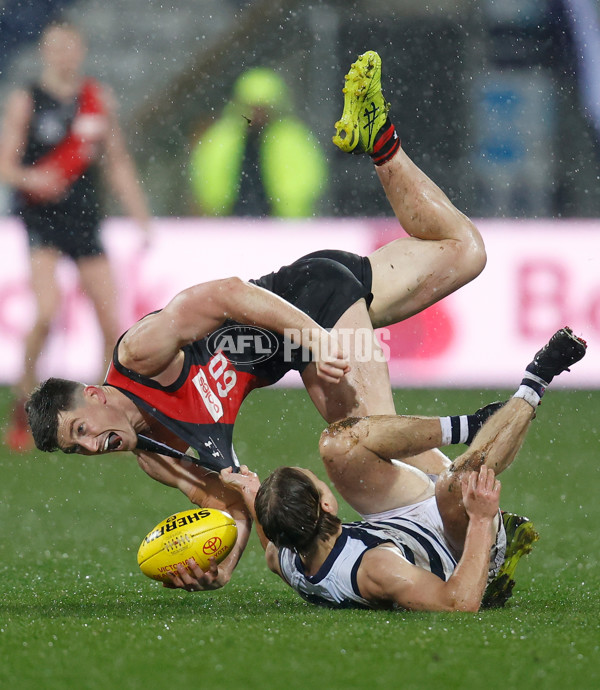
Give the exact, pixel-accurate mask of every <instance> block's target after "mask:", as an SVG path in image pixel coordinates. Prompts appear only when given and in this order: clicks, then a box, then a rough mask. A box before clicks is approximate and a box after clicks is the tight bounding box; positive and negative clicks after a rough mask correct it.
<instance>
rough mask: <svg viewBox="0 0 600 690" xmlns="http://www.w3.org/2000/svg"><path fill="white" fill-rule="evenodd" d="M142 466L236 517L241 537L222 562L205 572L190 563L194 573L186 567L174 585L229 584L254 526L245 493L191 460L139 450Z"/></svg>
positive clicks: (202, 503)
mask: <svg viewBox="0 0 600 690" xmlns="http://www.w3.org/2000/svg"><path fill="white" fill-rule="evenodd" d="M136 455H137V460H138V464H139V465H140V467H141V468H142V469H143V470H144V472H146V474H148V475H149V476H150V477H152V478H153V479H156V480H157V481H159V482H161V483H162V484H165V485H166V486H172V487H174V488H177V489H179V490H180V491H181V492H182V493H184V494H185V495H186V496H187V497H188V498H189V500H190V501H191V502H192V503H194V504H195V505H197V506H200V507H202V508H216V509H218V510H224V511H225V512H227V513H229V514H230V515H231V517H233V519H234V520H235V523H236V527H237V540H236V543H235V546H234V547H233V549H232V550H231V553H230V554H229V555H228V556H227V558H226V559H225V560H224V561H222V562H221V563H220V564H219V565H217V564H216V563H213V564H212V565H211V568H210V569H209V570H208V571H206V572H204V571H203V570H202V569H201V568H200V567H199V566H198V565H197V564H196V563H193V564H190V568H191V570H192V573H194V577H190V576H189V574H188V573H187V571H185V569H183V568H182V572H180V573H179V576H174V577H173V578H172V579H171V585H172V586H173V587H178V588H183V589H188V590H190V591H203V590H212V589H218V588H220V587H223V586H224V585H226V584H227V583H228V582H229V580H230V579H231V575H232V573H233V571H234V570H235V567H236V566H237V564H238V561H239V560H240V558H241V556H242V553H243V552H244V549H245V548H246V545H247V544H248V539H249V537H250V532H251V530H252V516H251V514H250V512H249V511H248V510H247V508H246V506H245V504H244V501H243V499H242V497H241V495H240V494H239V493H238V492H237V491H235V490H233V489H231V488H229V487H227V486H224V485H223V484H222V483H221V480H220V479H219V475H217V474H216V473H214V472H208V471H206V470H204V469H203V468H202V467H199V466H198V465H196V464H194V463H192V462H190V463H186V462H185V461H181V460H176V459H174V458H169V457H166V456H164V455H158V454H157V453H146V452H142V453H137V454H136Z"/></svg>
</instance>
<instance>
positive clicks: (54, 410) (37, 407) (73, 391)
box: [25, 378, 84, 453]
mask: <svg viewBox="0 0 600 690" xmlns="http://www.w3.org/2000/svg"><path fill="white" fill-rule="evenodd" d="M83 389H84V385H83V383H78V382H77V381H68V380H67V379H58V378H50V379H47V380H46V381H44V382H43V383H41V384H40V385H39V386H38V387H37V388H36V389H35V390H34V391H33V393H32V394H31V395H30V396H29V400H28V401H27V402H26V403H25V412H27V420H28V422H29V426H30V428H31V433H32V434H33V440H34V441H35V445H36V446H37V448H39V450H43V451H45V452H46V453H52V452H53V451H55V450H58V415H59V413H60V412H64V411H65V410H71V409H73V408H74V407H76V405H77V402H78V399H79V396H80V394H81V393H82V391H83Z"/></svg>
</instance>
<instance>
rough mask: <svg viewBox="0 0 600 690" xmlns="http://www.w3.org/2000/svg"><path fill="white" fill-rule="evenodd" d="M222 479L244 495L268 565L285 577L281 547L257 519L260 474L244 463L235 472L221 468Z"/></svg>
mask: <svg viewBox="0 0 600 690" xmlns="http://www.w3.org/2000/svg"><path fill="white" fill-rule="evenodd" d="M221 481H222V482H223V484H225V485H226V486H229V487H231V488H234V489H235V490H236V491H238V492H239V494H240V495H241V496H242V498H243V500H244V503H245V505H246V508H247V509H248V512H249V513H250V515H252V519H253V520H254V524H255V525H256V533H257V534H258V537H259V539H260V543H261V545H262V547H263V549H264V550H265V558H266V561H267V567H268V568H269V570H271V571H272V572H274V573H275V574H276V575H279V577H283V575H282V574H281V568H280V567H279V549H278V548H277V547H276V546H275V544H273V542H270V541H269V540H268V539H267V537H266V536H265V533H264V532H263V530H262V527H261V526H260V523H259V522H258V520H257V519H256V511H255V509H254V500H255V498H256V493H257V491H258V489H259V488H260V479H259V478H258V475H257V474H256V473H255V472H252V471H250V470H249V469H248V467H247V466H246V465H242V466H241V467H240V471H239V472H234V471H233V469H232V468H231V467H227V468H226V469H224V470H221Z"/></svg>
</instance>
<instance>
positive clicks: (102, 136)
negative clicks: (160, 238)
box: [0, 24, 148, 450]
mask: <svg viewBox="0 0 600 690" xmlns="http://www.w3.org/2000/svg"><path fill="white" fill-rule="evenodd" d="M40 52H41V58H42V73H41V75H40V78H39V81H36V82H35V83H32V84H31V85H30V86H29V87H28V88H24V89H17V90H15V91H14V92H12V93H11V94H10V96H9V98H8V99H7V103H6V108H5V116H4V122H3V127H2V135H1V137H0V178H1V179H2V181H3V182H5V183H6V184H8V185H9V186H11V187H12V188H13V190H14V196H15V203H14V210H15V213H16V215H18V216H19V217H20V218H21V220H22V221H23V224H24V226H25V229H26V231H27V235H28V239H29V250H30V255H31V289H32V292H33V295H34V297H35V300H36V319H35V322H34V324H33V327H32V329H31V330H30V332H29V333H28V334H27V337H26V341H25V348H24V350H25V351H24V357H23V365H22V367H23V368H22V372H21V377H20V380H19V382H18V383H17V385H16V390H15V393H16V397H17V403H16V405H15V413H14V416H13V420H12V423H11V425H10V428H9V431H8V433H7V437H6V440H7V443H8V444H9V446H10V447H11V448H13V449H15V450H19V449H20V450H24V449H26V447H27V446H28V445H30V444H31V438H30V436H29V434H28V432H27V426H26V420H25V412H24V409H23V404H24V401H25V398H26V396H27V395H28V393H29V392H30V391H31V389H32V388H33V386H34V385H35V384H36V382H37V379H36V365H37V362H38V359H39V356H40V354H41V352H42V348H43V346H44V343H45V341H46V338H47V336H48V333H49V330H50V326H51V325H52V321H53V320H54V318H55V315H56V314H57V311H58V309H59V308H60V302H61V298H60V292H59V286H58V285H57V282H56V280H55V271H56V266H57V263H58V261H59V259H60V257H61V256H67V257H69V258H70V259H72V261H73V262H74V263H75V266H76V267H77V270H78V272H79V276H80V282H81V286H82V288H83V290H84V291H85V292H86V294H87V295H88V296H89V298H90V300H91V302H92V304H93V306H94V310H95V312H96V315H97V318H98V323H99V325H100V328H101V331H102V335H103V338H104V343H105V357H106V362H105V363H104V365H103V366H102V371H103V372H104V371H106V367H107V366H108V363H109V361H110V355H111V352H112V348H113V346H114V343H115V340H116V338H117V337H118V335H119V333H120V330H121V328H120V326H119V324H118V321H117V310H116V308H115V300H116V292H115V287H114V282H113V279H112V277H111V272H110V267H109V264H108V260H107V258H106V255H105V253H104V249H103V247H102V243H101V239H100V236H99V226H100V222H101V221H102V219H103V216H104V213H103V210H102V207H103V203H102V202H103V199H102V194H101V192H100V189H101V180H100V174H101V170H103V171H104V172H105V173H106V176H107V181H108V182H109V184H110V186H111V187H112V189H113V190H114V192H115V195H116V196H117V198H118V199H119V200H120V202H121V204H122V206H123V208H124V209H125V211H126V212H128V213H129V214H130V215H131V216H132V217H133V218H134V219H135V220H136V221H137V222H138V224H139V225H140V226H141V227H142V228H143V229H144V230H147V227H148V210H147V207H146V201H145V199H144V196H143V194H142V191H141V188H140V186H139V184H138V181H137V178H136V175H135V169H134V166H133V163H132V161H131V158H130V156H129V154H128V152H127V149H126V147H125V144H124V140H123V135H122V133H121V129H120V127H119V124H118V121H117V117H116V113H115V107H114V104H113V98H112V97H111V96H110V94H109V92H108V91H107V88H106V87H105V86H104V85H102V84H100V83H99V82H97V81H96V80H95V79H91V78H89V77H86V76H85V75H84V74H83V73H82V68H83V63H84V59H85V55H86V49H85V44H84V41H83V38H82V36H81V35H80V33H79V32H78V31H77V30H76V29H75V27H74V26H71V25H68V24H52V25H50V26H49V27H47V28H46V29H45V30H44V32H43V34H42V37H41V41H40ZM101 163H102V165H101ZM100 367H101V362H98V371H100V370H101V369H100Z"/></svg>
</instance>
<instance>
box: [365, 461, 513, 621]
mask: <svg viewBox="0 0 600 690" xmlns="http://www.w3.org/2000/svg"><path fill="white" fill-rule="evenodd" d="M499 498H500V483H499V482H498V481H497V480H496V478H495V475H494V472H493V470H490V469H489V468H487V467H482V468H481V470H480V471H479V472H471V473H468V474H466V475H465V477H464V479H463V502H464V505H465V509H466V511H467V513H468V515H469V526H468V528H467V536H466V539H465V547H464V551H463V553H462V556H461V558H460V561H459V562H458V565H457V567H456V569H455V570H454V572H453V573H452V575H451V576H450V577H449V578H448V580H447V581H446V582H444V581H443V580H441V579H440V578H439V577H437V576H436V575H433V574H432V573H431V572H429V571H426V570H423V569H422V568H418V567H417V566H414V565H412V564H411V563H409V562H408V561H407V560H406V559H405V558H404V556H403V555H402V554H401V553H400V551H399V549H398V548H397V547H395V546H392V545H391V544H390V545H383V546H380V547H377V548H375V549H373V550H372V551H370V552H368V553H367V554H365V557H364V558H363V561H362V563H361V566H360V568H359V570H358V574H357V581H358V586H359V589H360V592H361V595H362V596H363V597H364V598H365V599H368V600H369V601H372V602H374V603H376V604H378V605H380V606H382V607H385V606H391V605H396V606H401V607H403V608H405V609H410V610H415V611H417V610H420V611H472V612H474V611H478V610H479V607H480V605H481V599H482V597H483V592H484V590H485V586H486V582H487V575H488V568H489V555H490V549H491V546H492V544H493V541H494V537H495V523H494V518H495V516H496V515H497V513H498V504H499Z"/></svg>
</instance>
